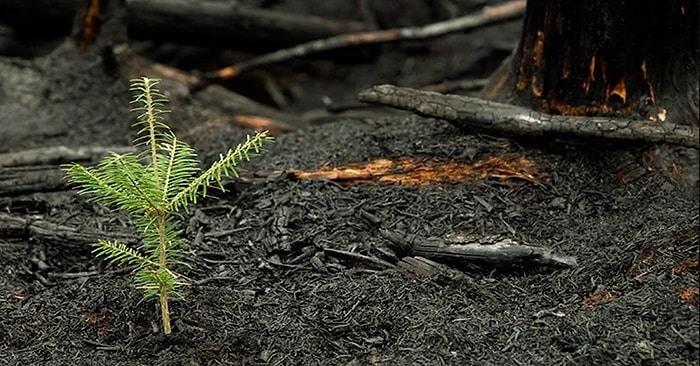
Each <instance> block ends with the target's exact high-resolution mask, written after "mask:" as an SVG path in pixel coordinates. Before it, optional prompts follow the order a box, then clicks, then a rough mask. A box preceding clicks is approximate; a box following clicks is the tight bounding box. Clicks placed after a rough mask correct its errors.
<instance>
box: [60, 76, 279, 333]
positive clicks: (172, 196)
mask: <svg viewBox="0 0 700 366" xmlns="http://www.w3.org/2000/svg"><path fill="white" fill-rule="evenodd" d="M158 82H159V80H158V79H150V78H146V77H143V78H140V79H135V80H132V81H131V91H132V92H134V94H135V95H134V98H133V100H132V104H133V105H134V107H133V110H134V111H136V112H138V113H139V115H138V121H137V123H136V124H135V126H138V128H139V130H138V133H137V138H136V139H135V140H134V145H135V146H136V147H137V148H138V147H142V149H141V150H142V151H141V152H139V153H136V154H131V153H129V154H123V155H119V154H115V153H112V154H110V155H108V156H107V157H105V158H104V159H103V160H102V161H101V162H100V163H98V164H97V165H96V166H94V167H85V166H83V165H80V164H77V163H73V164H68V165H66V166H64V169H65V171H66V173H67V178H68V181H69V182H70V183H71V184H73V185H75V186H76V187H77V188H78V193H79V194H81V195H85V196H88V197H89V199H90V200H91V201H93V202H96V203H100V204H104V205H106V206H109V207H113V208H116V209H119V210H123V211H125V212H127V213H128V214H129V215H130V216H131V217H132V219H133V221H134V224H135V227H136V230H137V232H138V234H139V236H140V245H139V246H138V248H133V247H130V246H127V245H126V244H124V243H119V242H114V241H109V240H99V241H98V242H97V243H95V244H94V246H95V249H94V251H93V252H94V253H95V254H96V255H97V256H98V257H103V258H105V259H107V260H108V261H110V262H112V263H116V264H121V265H136V266H137V274H136V278H135V282H136V285H137V287H139V288H141V289H143V290H144V292H145V298H147V299H153V298H157V299H158V301H159V303H160V310H161V311H160V313H161V317H162V320H163V331H164V332H165V333H166V334H170V333H171V327H170V312H169V310H168V298H170V297H171V296H172V295H174V294H177V288H178V285H182V284H183V282H182V280H181V276H179V275H178V274H177V273H176V272H174V271H173V270H172V266H173V265H174V264H177V261H176V260H175V258H176V254H177V253H178V250H179V249H180V248H181V244H182V243H181V242H182V239H181V238H180V234H181V231H180V230H178V229H177V227H178V222H177V220H176V219H175V217H174V214H175V213H177V212H179V211H183V210H184V211H187V210H188V207H189V206H190V205H191V204H194V203H196V202H197V198H198V197H204V196H206V195H207V189H208V188H209V187H210V185H211V184H212V183H216V185H217V186H218V188H219V189H221V190H222V191H223V190H224V187H223V184H222V178H223V177H238V173H237V171H236V166H237V164H238V163H239V162H240V161H242V160H250V158H251V157H252V156H254V155H257V154H259V153H260V151H261V149H262V146H263V144H264V143H266V142H271V141H273V138H272V137H271V136H269V135H268V133H267V131H262V132H258V133H256V134H255V135H254V136H252V137H250V136H248V137H247V139H246V141H245V142H244V143H242V144H240V145H238V146H237V147H236V148H235V149H230V150H229V151H228V152H227V153H226V154H222V155H220V156H219V160H217V161H216V162H214V163H213V164H212V165H211V166H210V167H209V169H207V170H205V171H201V170H200V169H199V161H198V158H197V154H196V152H195V151H194V149H193V148H192V147H190V146H189V145H188V144H187V143H185V142H184V141H181V140H178V139H177V137H175V135H174V134H173V133H172V131H171V130H170V128H169V127H168V125H166V124H165V123H164V119H163V117H164V114H165V113H167V111H166V110H164V109H163V107H164V106H165V103H167V98H166V97H165V96H164V95H163V94H161V93H160V92H159V90H158V89H157V84H158Z"/></svg>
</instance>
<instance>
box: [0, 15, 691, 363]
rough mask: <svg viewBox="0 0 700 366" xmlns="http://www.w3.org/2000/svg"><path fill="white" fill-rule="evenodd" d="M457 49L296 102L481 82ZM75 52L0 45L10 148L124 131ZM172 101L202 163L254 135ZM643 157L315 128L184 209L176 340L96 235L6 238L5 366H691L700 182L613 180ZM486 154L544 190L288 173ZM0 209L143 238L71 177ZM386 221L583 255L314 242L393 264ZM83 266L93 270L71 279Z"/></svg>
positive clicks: (313, 91)
mask: <svg viewBox="0 0 700 366" xmlns="http://www.w3.org/2000/svg"><path fill="white" fill-rule="evenodd" d="M504 26H505V25H500V26H498V27H496V26H494V27H491V28H487V29H490V31H489V30H480V31H481V32H484V33H483V34H487V35H488V34H490V35H491V37H490V38H488V37H486V38H484V37H480V38H474V39H473V41H472V43H471V45H472V46H473V48H475V49H479V48H478V45H479V44H480V43H479V42H485V43H484V44H488V45H491V46H489V47H490V48H488V50H486V51H484V54H485V55H492V54H493V52H494V51H493V47H494V46H493V45H492V44H493V43H498V42H497V41H496V39H498V38H499V37H500V36H502V34H504V33H501V32H499V30H502V29H504V28H502V27H504ZM508 27H511V28H514V29H517V27H513V24H511V23H509V25H508ZM508 29H510V28H508ZM461 36H464V37H465V38H468V35H461ZM503 37H506V36H503ZM511 38H512V39H515V38H514V37H511ZM436 42H437V41H436ZM443 42H444V40H443ZM460 42H464V40H460ZM484 47H486V46H484ZM457 49H459V47H457V46H455V47H454V49H451V48H449V47H447V46H445V45H444V44H443V47H442V48H440V47H438V49H437V51H440V52H436V53H430V54H429V55H430V57H436V56H434V55H435V54H438V55H446V56H447V57H448V58H449V57H453V60H454V62H451V61H449V59H448V60H445V59H442V62H443V64H431V63H428V62H424V63H421V62H420V60H421V57H422V56H415V57H416V60H417V63H410V64H409V63H404V62H405V59H406V58H405V57H401V52H402V51H397V50H396V49H395V48H390V50H392V51H391V52H394V53H393V54H392V55H393V56H391V57H389V56H381V57H379V60H382V62H384V63H381V64H380V66H377V67H376V70H375V66H374V65H371V64H370V65H367V64H364V65H357V66H355V65H344V66H338V67H337V69H333V70H332V71H331V74H330V75H327V76H326V77H327V79H322V78H319V79H313V78H312V79H310V80H308V81H305V82H303V83H302V85H301V88H302V89H303V90H305V91H306V93H307V94H306V96H307V97H308V99H304V100H299V101H297V103H296V104H295V105H294V106H293V108H297V109H298V110H305V109H307V108H315V107H318V105H317V104H318V103H320V102H319V101H320V100H321V98H322V96H324V95H326V93H330V94H331V95H332V96H333V97H334V98H336V99H339V100H343V101H352V100H353V98H354V92H355V91H356V90H359V89H361V88H363V87H367V86H369V85H368V84H379V83H383V82H395V83H397V84H400V85H422V84H424V83H427V82H429V81H431V80H430V79H431V78H430V77H429V76H426V75H428V74H430V73H435V72H436V70H439V69H440V68H443V67H447V66H446V65H453V66H454V65H457V66H459V67H463V68H464V69H463V70H459V67H457V66H455V69H456V70H457V71H455V73H457V74H464V73H468V71H467V70H477V71H474V72H473V74H470V75H473V76H475V77H477V76H478V77H482V76H485V75H483V72H484V70H480V69H479V68H480V67H484V65H485V64H486V60H485V59H488V57H486V56H484V58H482V59H479V60H480V61H478V62H477V61H474V64H473V65H470V64H468V63H460V62H457V61H456V60H460V57H466V56H464V55H463V54H459V53H458V54H457V55H456V56H455V55H453V54H452V53H451V50H457ZM433 51H435V50H433ZM497 52H501V51H497ZM475 53H478V52H472V53H471V55H472V56H473V55H474V54H475ZM77 55H78V53H77V52H74V51H70V50H65V49H62V48H58V49H57V50H56V51H55V52H54V53H53V54H52V55H50V56H49V57H48V58H38V59H37V60H17V59H7V58H2V59H0V60H1V61H2V63H1V64H0V67H2V70H1V71H2V72H0V77H1V78H2V79H1V80H2V83H0V86H2V88H3V89H2V92H3V93H2V94H0V96H1V97H2V98H3V99H2V100H0V107H1V108H0V110H2V112H4V113H5V114H0V118H2V119H1V120H0V125H1V127H2V130H1V133H0V142H2V148H1V149H0V152H8V151H20V150H22V149H26V148H34V147H42V146H54V145H59V144H62V145H68V146H83V145H98V146H111V145H123V144H127V143H128V142H129V141H130V140H131V138H132V137H133V134H134V131H133V130H132V129H131V126H130V125H131V123H132V121H133V115H131V114H129V111H128V108H129V106H128V100H129V94H128V80H126V79H125V78H123V77H120V76H115V75H111V76H105V75H104V74H103V71H102V68H101V67H100V66H99V64H98V63H97V62H96V61H95V59H91V58H86V57H80V56H77ZM450 55H452V56H450ZM459 55H462V56H459ZM482 56H483V55H482ZM426 57H428V56H426ZM387 59H388V60H389V61H387ZM392 60H393V61H392ZM377 63H378V64H379V61H377ZM327 64H328V62H326V63H325V64H324V65H327ZM387 65H389V66H387ZM421 65H424V66H421ZM425 65H432V66H433V67H428V66H425ZM436 65H437V66H436ZM397 70H403V71H397ZM421 70H423V71H425V72H426V73H427V74H422V73H421V72H420V71H421ZM353 72H355V73H356V74H353ZM343 75H345V76H343ZM358 75H363V76H366V78H360V77H358ZM387 75H390V77H391V78H389V79H387V78H385V77H389V76H387ZM412 78H413V80H412ZM411 80H412V81H413V82H411ZM401 81H404V83H402V82H401ZM324 86H325V87H326V88H324ZM37 91H41V93H38V92H37ZM37 95H38V96H43V97H44V98H45V99H35V97H36V96H37ZM293 108H292V109H293ZM170 109H172V117H171V118H170V122H171V123H172V124H173V127H174V129H175V130H176V132H178V133H180V134H182V135H183V136H187V139H188V141H189V142H191V143H192V144H193V145H194V146H195V147H196V148H197V149H198V150H199V151H200V153H201V156H202V158H203V160H204V162H205V163H209V162H211V161H212V160H213V159H214V158H215V157H216V156H217V155H218V153H220V152H223V151H224V150H225V149H228V148H230V147H232V146H235V145H236V144H238V143H240V142H241V141H243V140H244V138H245V136H246V134H248V133H250V132H251V131H250V130H248V129H244V128H241V127H236V126H234V125H232V124H230V123H217V122H213V121H207V120H206V117H207V116H211V115H212V114H213V112H210V111H206V110H205V108H204V109H203V108H202V107H201V106H200V107H197V106H192V105H190V103H189V100H188V99H187V98H184V99H176V100H174V101H173V103H172V105H171V107H170ZM9 115H12V116H13V118H8V117H6V116H9ZM69 117H70V118H69ZM219 117H222V116H219ZM224 119H225V118H224ZM220 120H221V119H219V121H220ZM205 122H209V123H205ZM642 150H643V149H642V148H641V147H635V146H605V145H591V144H585V145H581V144H570V143H566V142H562V141H525V140H519V141H512V140H509V139H506V138H498V137H492V136H487V135H480V134H469V133H465V132H460V131H457V130H456V129H455V128H454V127H452V126H450V125H449V124H447V123H445V122H442V121H438V120H432V119H424V118H419V117H415V116H412V115H409V114H403V113H389V111H386V113H383V112H381V111H379V113H376V114H375V116H374V117H351V116H348V117H337V118H332V119H328V120H327V121H326V123H324V124H320V125H314V126H305V127H304V128H302V129H299V130H297V131H295V132H292V133H288V134H284V135H281V136H278V139H277V141H276V143H275V144H273V145H269V146H268V147H267V149H266V151H265V152H264V153H263V154H262V155H261V156H259V157H257V158H255V159H254V160H253V161H251V162H249V163H245V164H243V165H242V166H241V174H242V176H243V177H244V178H243V179H241V180H238V181H231V182H230V183H228V184H227V187H228V188H229V191H228V192H227V193H216V194H215V196H214V197H210V198H208V199H205V200H203V201H201V202H199V204H198V205H197V206H196V207H195V208H194V209H193V210H192V211H191V212H190V213H188V214H183V217H182V228H183V230H184V232H185V235H186V238H187V241H186V242H187V247H186V249H185V251H184V258H183V259H184V261H185V262H186V263H187V264H188V266H183V267H181V268H180V271H181V273H182V274H184V275H186V276H187V277H188V278H189V279H190V282H191V285H190V286H187V287H186V288H185V289H184V291H183V295H184V300H181V301H174V302H173V303H171V310H172V318H173V324H174V331H173V334H172V335H171V336H169V337H166V336H164V335H162V334H161V333H160V331H159V326H160V324H159V319H160V318H159V316H158V313H157V308H156V306H155V305H154V304H153V303H149V302H144V301H142V300H141V293H140V292H139V291H138V290H137V289H135V288H134V287H133V283H132V274H131V272H130V271H129V269H128V268H127V269H122V268H118V267H114V266H110V265H107V264H105V263H104V262H102V261H100V260H96V259H95V258H94V257H93V255H92V254H91V253H90V248H89V247H86V246H79V245H70V244H62V243H56V242H44V241H39V240H35V239H32V238H30V240H18V239H17V238H16V237H8V238H3V237H0V268H1V272H0V314H1V316H0V365H52V366H53V365H105V366H117V365H220V364H221V365H443V364H446V365H472V364H473V365H476V364H479V365H521V364H522V365H697V363H698V362H699V361H700V349H699V345H698V344H699V342H698V334H699V332H700V329H699V323H700V316H699V314H698V300H697V299H698V294H697V289H698V282H699V281H698V264H697V258H698V257H697V256H698V225H699V219H698V211H699V204H698V198H699V194H698V186H697V184H695V185H690V186H687V185H684V184H683V183H682V182H679V181H677V180H674V179H672V177H670V176H669V175H667V174H662V172H658V171H648V172H647V173H645V174H642V175H641V176H639V177H637V178H636V179H632V180H631V181H628V180H625V179H622V177H623V176H624V173H625V172H628V171H640V169H641V171H642V172H643V171H645V170H644V165H643V161H642V152H641V151H642ZM489 156H500V157H518V156H524V157H526V158H528V159H530V160H532V161H533V162H535V163H536V164H537V165H538V166H539V167H540V169H541V175H540V179H541V184H534V183H532V182H529V181H522V180H508V181H499V180H495V179H482V180H473V181H461V182H456V183H449V184H431V185H424V186H408V185H399V184H385V183H371V184H370V183H360V182H337V181H330V180H299V179H296V178H294V177H293V175H291V174H287V173H285V171H288V170H291V169H301V170H313V169H318V168H319V167H321V166H324V165H330V166H338V165H342V164H346V163H363V162H368V161H371V160H372V159H375V158H390V159H399V158H402V157H411V158H418V159H420V158H423V159H427V160H435V161H448V160H454V161H458V162H465V163H468V162H472V161H475V160H478V159H481V158H486V157H489ZM0 169H3V168H0ZM0 208H1V209H2V211H3V212H4V213H7V214H11V215H15V216H18V217H22V218H25V219H38V218H40V219H42V220H48V221H51V222H55V223H59V224H61V225H66V226H75V227H78V228H85V229H86V230H95V229H99V230H102V231H104V232H105V233H107V234H109V233H110V232H116V231H119V232H123V231H130V230H131V223H130V221H129V220H128V218H127V217H125V216H124V215H122V214H121V213H117V212H111V211H108V210H106V209H105V208H103V207H99V206H95V205H92V204H89V203H87V202H86V201H85V199H84V198H83V197H80V196H78V195H77V194H76V193H75V192H73V191H59V192H44V193H35V194H30V195H21V196H4V197H0ZM370 216H374V217H376V218H378V219H379V221H380V224H379V226H378V225H377V224H375V223H373V222H370V221H368V219H367V218H368V217H370ZM380 227H381V228H386V229H390V230H397V231H404V232H406V233H409V234H416V235H420V236H437V237H443V236H445V235H448V234H453V233H472V234H479V235H481V234H483V235H487V234H503V235H506V236H508V237H510V238H513V239H515V240H517V241H519V242H522V243H526V244H530V245H540V246H547V247H551V248H554V249H556V250H557V251H559V252H561V253H562V254H566V255H572V256H576V258H577V260H578V263H579V266H578V267H577V268H574V269H545V268H541V267H530V268H528V267H525V268H523V267H519V268H498V269H495V268H494V269H485V270H480V271H475V270H470V269H466V268H463V269H464V271H465V273H467V274H468V275H469V276H470V278H471V280H451V279H448V278H443V277H435V278H417V277H415V276H408V275H406V274H404V273H402V272H400V271H396V270H376V269H373V268H370V267H368V266H366V265H365V264H363V263H358V262H356V261H353V260H349V259H347V258H340V257H337V256H334V255H333V252H331V251H327V252H324V249H338V250H343V251H350V252H354V253H359V254H364V255H367V256H371V257H376V258H380V259H383V260H386V261H389V262H395V260H396V258H393V257H392V256H391V255H389V254H387V253H389V250H388V249H387V242H386V240H385V239H384V238H382V237H381V236H380V235H379V234H378V229H379V228H380ZM312 259H314V262H315V263H321V264H322V265H323V266H321V267H319V266H314V265H312ZM76 273H83V275H81V276H78V277H77V278H67V277H69V276H67V274H76ZM693 295H694V296H693Z"/></svg>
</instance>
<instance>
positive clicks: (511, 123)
mask: <svg viewBox="0 0 700 366" xmlns="http://www.w3.org/2000/svg"><path fill="white" fill-rule="evenodd" d="M359 99H360V101H363V102H367V103H375V104H381V105H386V106H390V107H393V108H398V109H403V110H407V111H411V112H414V113H416V114H418V115H421V116H424V117H432V118H439V119H443V120H446V121H447V122H449V123H450V124H452V125H454V126H456V127H458V128H460V129H464V130H470V129H480V130H486V131H494V132H499V133H504V134H508V135H515V136H543V135H557V136H561V137H577V138H598V139H614V140H628V141H638V142H648V143H667V144H673V145H680V146H685V147H693V148H696V149H697V148H698V147H700V134H699V133H698V128H697V127H693V126H685V125H678V124H674V123H668V122H662V121H658V120H656V121H652V120H644V119H633V118H627V119H623V118H613V117H579V116H560V115H552V114H547V113H541V112H536V111H533V110H531V109H528V108H524V107H519V106H515V105H510V104H503V103H497V102H492V101H488V100H484V99H479V98H473V97H467V96H462V95H450V94H441V93H436V92H430V91H424V90H418V89H413V88H402V87H397V86H394V85H378V86H373V87H371V88H369V89H366V90H363V91H361V92H360V93H359Z"/></svg>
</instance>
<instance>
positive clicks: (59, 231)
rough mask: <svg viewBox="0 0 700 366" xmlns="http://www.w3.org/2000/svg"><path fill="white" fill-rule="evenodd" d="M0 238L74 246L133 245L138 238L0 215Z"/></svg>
mask: <svg viewBox="0 0 700 366" xmlns="http://www.w3.org/2000/svg"><path fill="white" fill-rule="evenodd" d="M0 237H2V238H3V239H19V240H37V241H41V242H46V243H60V244H63V245H69V246H76V245H80V246H83V245H86V244H88V245H89V244H93V243H96V242H97V241H98V240H100V239H108V240H116V241H119V242H121V243H125V244H135V243H137V241H138V237H137V236H136V235H133V234H129V233H120V232H115V231H110V232H109V233H105V232H101V231H93V230H86V229H85V228H78V227H74V226H67V225H61V224H56V223H53V222H50V221H46V220H43V219H41V218H35V217H31V216H16V215H8V214H5V213H0Z"/></svg>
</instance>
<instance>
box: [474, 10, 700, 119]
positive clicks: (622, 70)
mask: <svg viewBox="0 0 700 366" xmlns="http://www.w3.org/2000/svg"><path fill="white" fill-rule="evenodd" d="M698 16H699V14H698V2H697V1H688V0H672V1H661V0H645V1H632V2H619V1H603V0H593V1H574V0H564V1H560V0H529V1H528V2H527V8H526V15H525V20H524V23H523V32H522V37H521V40H520V44H519V46H518V47H517V49H516V50H515V51H514V53H513V55H512V57H511V59H510V60H509V61H507V62H504V64H503V65H502V67H501V69H500V70H499V71H497V72H496V73H495V74H494V75H493V76H492V78H491V82H490V84H489V85H488V86H487V87H486V88H485V90H484V95H483V96H484V97H485V98H486V99H489V100H495V101H500V102H506V103H510V104H515V105H521V106H526V107H529V108H532V109H534V110H537V111H540V112H545V113H551V114H561V115H576V116H616V117H632V118H641V119H647V120H651V121H666V122H669V123H674V124H681V125H692V126H697V125H698V105H699V102H698V99H699V96H698V95H699V94H698V72H699V68H698V62H699V59H700V51H699V47H698Z"/></svg>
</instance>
